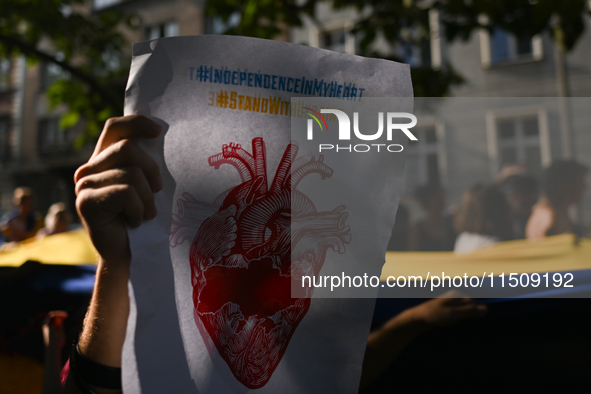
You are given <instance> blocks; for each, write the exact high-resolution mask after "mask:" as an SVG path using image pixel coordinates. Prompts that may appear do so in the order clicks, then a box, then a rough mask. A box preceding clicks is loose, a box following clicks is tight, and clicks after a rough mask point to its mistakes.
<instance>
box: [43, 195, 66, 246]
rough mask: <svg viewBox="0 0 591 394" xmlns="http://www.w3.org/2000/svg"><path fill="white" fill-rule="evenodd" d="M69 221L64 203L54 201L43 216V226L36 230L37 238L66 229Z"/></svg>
mask: <svg viewBox="0 0 591 394" xmlns="http://www.w3.org/2000/svg"><path fill="white" fill-rule="evenodd" d="M70 221H71V219H70V213H69V212H68V210H67V209H66V206H65V205H64V203H61V202H56V203H55V204H53V205H52V206H51V207H49V210H48V211H47V216H45V227H43V228H42V229H41V230H39V231H38V232H37V238H43V237H45V236H46V235H53V234H59V233H64V232H66V231H68V229H69V226H70Z"/></svg>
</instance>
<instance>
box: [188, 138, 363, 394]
mask: <svg viewBox="0 0 591 394" xmlns="http://www.w3.org/2000/svg"><path fill="white" fill-rule="evenodd" d="M265 155H266V150H265V144H264V142H263V139H262V138H255V139H253V140H252V154H250V153H249V152H248V151H246V150H245V149H243V148H242V147H241V146H240V145H237V144H230V145H224V146H223V148H222V153H219V154H217V155H215V156H211V157H210V158H209V164H210V165H211V166H213V167H215V168H216V169H218V168H219V167H220V166H221V165H222V164H230V165H232V166H234V167H235V168H236V170H237V171H238V172H239V174H240V177H241V179H242V182H241V183H240V184H239V185H237V186H235V187H234V188H232V189H230V190H228V191H227V192H225V193H224V194H222V195H221V196H220V197H219V198H218V199H217V200H216V201H218V204H220V205H219V209H218V210H217V212H216V213H214V214H213V215H211V216H210V217H209V218H207V219H206V220H205V221H203V223H202V224H201V226H200V227H199V230H198V231H197V234H196V235H195V237H194V239H193V242H192V245H191V251H190V262H191V275H192V278H191V279H192V283H193V302H194V305H195V321H196V323H197V326H198V327H199V329H200V332H201V333H202V335H204V340H205V341H206V342H209V341H210V342H209V343H210V344H213V345H215V349H216V350H217V352H218V353H219V355H220V356H221V357H222V359H223V360H224V361H225V362H226V363H227V365H228V366H229V367H230V370H231V371H232V373H233V375H234V376H235V377H236V379H238V381H239V382H241V383H242V384H243V385H244V386H246V387H248V388H250V389H256V388H261V387H263V386H264V385H265V384H266V383H267V382H268V381H269V379H270V378H271V376H272V374H273V371H275V369H276V368H277V365H278V364H279V362H280V361H281V358H282V357H283V354H284V353H285V351H286V349H287V346H288V345H289V341H290V339H291V337H292V335H293V334H294V332H295V330H296V329H297V327H298V324H299V323H300V322H301V321H302V319H303V318H304V316H305V315H306V313H307V312H308V309H309V307H310V297H311V295H312V291H313V289H310V288H307V289H304V292H303V294H302V297H301V298H291V286H292V283H293V284H294V286H299V287H300V288H301V286H302V280H301V277H302V276H303V275H309V276H314V275H318V274H319V272H320V270H321V268H322V265H323V264H324V259H325V257H326V253H327V250H328V249H329V248H331V249H332V250H334V251H336V252H339V253H344V252H345V244H348V243H350V241H351V236H350V234H349V227H348V226H346V225H345V220H346V218H347V216H348V214H347V213H346V212H345V207H344V206H340V207H337V208H335V209H334V210H332V211H324V212H318V211H317V210H316V207H315V206H314V204H313V202H312V201H311V200H310V199H309V198H308V197H306V196H305V195H304V194H303V193H301V192H299V191H297V190H296V188H297V186H298V183H299V182H300V181H301V180H302V179H303V178H304V177H306V176H307V175H309V174H312V173H317V174H320V176H321V177H322V179H324V178H327V177H330V176H331V175H332V172H333V170H332V169H331V168H330V167H328V166H327V165H326V164H324V162H323V157H322V156H320V157H319V158H318V159H315V158H314V157H312V158H311V159H308V160H304V161H305V162H294V161H295V158H296V155H297V147H296V146H295V145H294V144H289V145H288V146H287V148H286V149H285V152H284V154H283V157H282V159H281V162H280V163H279V166H278V168H277V171H276V173H275V176H274V178H273V181H272V182H271V183H270V184H269V182H268V179H267V167H266V160H265ZM179 206H180V204H179ZM292 260H293V261H292ZM205 336H208V337H209V341H208V339H207V337H205ZM210 350H211V349H210Z"/></svg>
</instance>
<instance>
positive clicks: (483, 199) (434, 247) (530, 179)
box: [388, 160, 588, 254]
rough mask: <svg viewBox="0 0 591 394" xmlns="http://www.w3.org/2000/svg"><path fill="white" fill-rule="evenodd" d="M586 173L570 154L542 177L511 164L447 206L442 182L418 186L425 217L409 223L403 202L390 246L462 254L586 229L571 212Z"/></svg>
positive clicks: (553, 165)
mask: <svg viewBox="0 0 591 394" xmlns="http://www.w3.org/2000/svg"><path fill="white" fill-rule="evenodd" d="M587 173H588V168H587V167H585V166H583V165H581V164H579V163H577V162H576V161H572V160H557V161H554V162H553V163H552V164H551V165H550V166H549V167H547V168H546V169H545V170H544V172H543V174H542V177H541V179H537V178H536V177H535V176H533V175H531V174H529V173H527V169H526V167H525V166H520V165H514V166H509V167H506V168H504V169H503V171H501V173H500V174H499V176H498V177H497V179H496V180H495V181H494V182H493V183H490V184H482V183H478V184H475V185H473V186H471V187H470V188H469V189H468V190H466V191H465V192H464V194H463V197H462V201H461V202H460V204H459V205H458V206H456V207H451V208H448V207H447V205H446V197H445V190H444V189H443V188H442V187H441V185H439V184H427V185H423V186H420V187H419V188H418V189H417V190H416V192H415V194H414V198H415V200H416V201H417V202H418V203H419V204H420V207H421V208H422V210H423V211H424V217H423V218H422V219H420V220H418V221H416V222H415V223H411V220H410V217H411V214H410V209H409V208H408V207H407V206H405V205H404V204H403V203H401V204H400V206H399V207H398V212H397V216H396V223H395V226H394V230H393V232H392V239H391V240H390V245H389V247H388V250H393V251H424V252H429V251H455V252H456V253H458V254H464V253H470V252H473V251H475V250H477V249H480V248H483V247H487V246H490V245H492V244H494V243H497V242H501V241H509V240H517V239H526V238H527V239H539V238H543V237H546V236H550V235H556V234H563V233H573V234H577V235H579V236H583V235H586V234H585V229H584V227H583V226H581V225H580V223H577V222H576V221H575V220H573V216H574V215H573V214H572V212H573V210H575V211H576V209H577V204H578V203H580V202H581V199H582V197H583V193H584V191H585V177H586V175H587Z"/></svg>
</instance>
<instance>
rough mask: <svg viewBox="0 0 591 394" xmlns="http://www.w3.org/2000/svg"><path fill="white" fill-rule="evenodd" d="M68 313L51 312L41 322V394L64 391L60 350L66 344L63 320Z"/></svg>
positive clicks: (55, 393)
mask: <svg viewBox="0 0 591 394" xmlns="http://www.w3.org/2000/svg"><path fill="white" fill-rule="evenodd" d="M67 317H68V313H67V312H64V311H51V312H49V313H48V314H47V317H46V319H45V322H43V343H44V345H45V363H44V369H45V371H44V373H43V391H42V394H61V393H63V391H64V387H63V384H62V380H63V381H64V382H63V383H65V377H62V376H61V371H62V350H63V348H64V345H65V344H66V332H65V330H64V320H65V319H66V318H67Z"/></svg>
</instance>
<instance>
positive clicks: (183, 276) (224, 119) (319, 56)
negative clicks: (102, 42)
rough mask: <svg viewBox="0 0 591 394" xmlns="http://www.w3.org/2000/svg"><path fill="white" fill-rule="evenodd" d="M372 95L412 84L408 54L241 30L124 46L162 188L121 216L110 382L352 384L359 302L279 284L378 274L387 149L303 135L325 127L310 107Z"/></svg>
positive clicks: (367, 309) (365, 319) (397, 171)
mask: <svg viewBox="0 0 591 394" xmlns="http://www.w3.org/2000/svg"><path fill="white" fill-rule="evenodd" d="M294 97H296V98H301V99H294V100H293V101H292V98H294ZM318 97H322V98H323V99H327V98H328V100H329V101H327V102H326V103H327V104H325V105H324V104H319V103H318V102H317V101H315V100H317V99H318ZM372 97H407V98H408V97H412V86H411V81H410V72H409V68H408V66H407V65H402V64H398V63H394V62H389V61H384V60H378V59H365V58H361V57H357V56H350V55H345V54H340V53H335V52H330V51H326V50H321V49H316V48H310V47H305V46H299V45H294V44H288V43H284V42H276V41H268V40H259V39H252V38H243V37H228V36H199V37H177V38H167V39H161V40H156V41H151V42H145V43H139V44H136V45H134V57H133V62H132V68H131V74H130V78H129V82H128V87H127V92H126V106H125V113H126V114H143V115H146V116H149V117H151V118H152V119H154V120H156V121H157V122H159V123H160V124H161V125H162V126H163V129H164V131H165V132H164V133H163V135H162V136H161V137H160V138H158V139H157V140H154V141H142V142H141V144H142V147H143V148H144V149H145V150H146V151H148V152H149V153H150V154H151V155H152V157H154V158H155V160H156V161H157V163H158V164H159V166H160V168H161V172H162V175H163V181H164V182H163V183H164V189H163V190H162V191H161V192H159V193H158V194H157V195H156V207H157V209H158V216H157V218H156V219H154V220H152V221H150V222H147V223H145V224H144V225H142V226H141V227H140V228H138V229H135V230H130V247H131V250H132V256H133V257H132V265H131V279H130V282H131V285H130V294H131V313H130V317H129V322H128V330H127V336H126V342H125V346H124V353H123V384H124V390H125V392H130V393H135V392H144V393H163V392H175V393H181V392H182V393H196V392H198V393H244V392H247V391H250V390H256V392H260V393H277V392H285V393H327V392H330V393H336V392H357V390H358V385H359V378H360V373H361V362H362V360H363V354H364V349H365V344H366V341H367V334H368V332H369V324H370V322H371V316H372V314H373V305H374V300H373V299H372V298H371V297H370V298H359V299H349V298H339V297H337V298H335V297H334V294H340V296H341V297H342V295H343V294H344V293H338V292H337V293H332V292H330V291H328V290H327V289H320V288H317V289H310V288H308V289H307V295H306V296H303V297H300V298H297V297H296V298H292V292H291V287H292V286H293V285H294V283H296V282H297V281H299V280H301V278H302V276H303V275H305V274H306V273H308V274H310V275H312V276H314V275H315V276H316V277H318V276H319V275H323V274H325V273H337V274H338V273H340V272H342V271H343V270H344V269H345V268H343V267H346V269H347V270H349V269H351V270H352V271H347V272H357V273H360V272H366V273H369V274H374V275H375V274H377V275H379V271H380V269H381V264H383V261H384V253H385V250H386V245H387V242H388V239H389V237H390V231H391V229H392V226H393V224H394V216H395V212H396V207H397V202H398V198H399V196H400V192H401V190H400V188H401V176H402V171H403V156H402V155H401V154H396V153H390V154H368V155H364V156H363V157H359V158H357V159H355V160H353V161H351V160H350V157H345V156H343V155H341V152H337V151H334V150H333V152H330V151H329V149H328V148H327V147H326V146H325V147H324V149H325V150H326V152H325V153H324V152H318V151H317V150H318V145H319V144H320V143H322V141H324V139H326V138H328V139H329V140H327V141H324V142H325V143H326V144H327V145H328V144H329V142H330V138H334V136H335V135H336V134H334V132H333V131H332V130H335V129H336V128H338V124H337V122H336V118H334V119H331V118H330V116H329V115H330V114H326V115H322V114H321V112H320V107H323V108H325V107H326V105H329V106H333V107H334V108H340V109H343V110H345V109H346V108H347V107H349V106H351V105H352V104H353V103H364V102H365V103H368V104H371V102H370V100H371V98H372ZM331 100H337V101H336V104H332V102H333V101H331ZM364 100H366V101H364ZM376 105H377V104H376ZM366 106H367V105H366ZM402 107H404V108H406V110H407V111H410V110H411V109H410V108H408V107H407V106H406V107H405V106H404V105H402ZM402 107H401V108H402ZM302 108H306V109H302ZM314 108H316V109H314ZM387 110H388V109H387V108H386V109H385V110H384V111H387ZM398 112H400V108H398ZM316 113H317V115H322V116H320V118H319V117H318V116H316V115H315V119H317V120H318V124H317V125H315V126H314V127H320V126H321V122H320V120H322V124H323V125H324V126H326V129H327V130H326V131H327V132H326V133H325V134H320V132H318V130H322V131H324V126H322V127H321V129H318V130H317V131H316V132H317V135H318V137H317V138H316V140H314V139H312V140H310V139H307V138H306V137H305V136H306V127H307V126H308V121H309V120H310V119H312V116H311V115H310V114H316ZM381 114H382V113H381V112H380V116H381ZM372 116H373V115H372ZM325 118H326V119H325ZM351 120H352V121H353V118H351ZM384 122H387V121H386V120H384ZM385 124H386V123H384V125H385ZM388 125H389V123H388ZM374 126H375V127H377V119H376V120H374V121H373V123H372V126H371V127H374ZM300 130H301V135H300V134H299V133H300ZM329 132H330V133H333V134H329ZM294 133H295V134H294ZM365 134H369V133H367V132H366V133H365ZM384 136H385V132H384ZM384 138H385V137H384ZM402 138H406V137H405V136H404V135H397V136H396V137H394V138H393V139H392V141H391V142H395V141H397V139H402ZM367 145H368V146H370V144H369V143H367ZM376 145H377V144H376ZM359 146H361V145H359ZM356 147H357V148H359V147H358V146H357V145H354V146H353V149H355V148H356ZM359 149H363V147H362V148H359ZM351 155H353V153H351ZM351 157H352V156H351ZM311 229H312V230H311ZM292 249H293V250H292ZM312 287H314V286H312ZM375 290H377V289H375ZM372 291H373V290H372ZM374 293H375V292H374ZM374 293H372V292H370V295H371V294H374Z"/></svg>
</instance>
